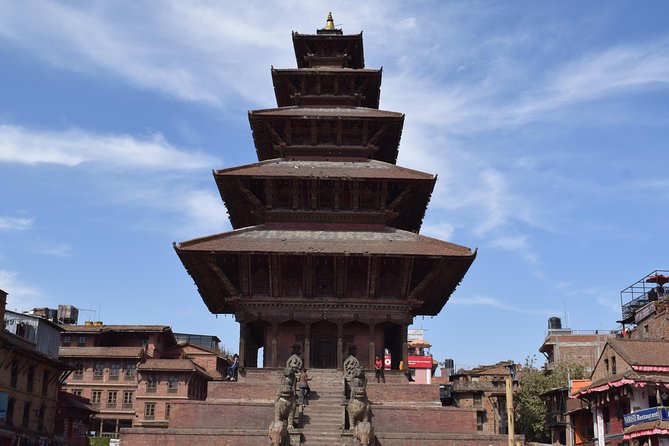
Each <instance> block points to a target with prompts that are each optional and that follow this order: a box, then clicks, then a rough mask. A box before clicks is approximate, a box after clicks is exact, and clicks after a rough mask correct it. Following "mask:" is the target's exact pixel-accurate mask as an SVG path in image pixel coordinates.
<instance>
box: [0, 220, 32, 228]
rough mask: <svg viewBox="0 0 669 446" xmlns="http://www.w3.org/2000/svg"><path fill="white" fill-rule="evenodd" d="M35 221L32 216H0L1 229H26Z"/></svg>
mask: <svg viewBox="0 0 669 446" xmlns="http://www.w3.org/2000/svg"><path fill="white" fill-rule="evenodd" d="M33 223H34V220H33V219H32V218H25V217H3V216H0V231H25V230H26V229H30V228H31V227H32V225H33Z"/></svg>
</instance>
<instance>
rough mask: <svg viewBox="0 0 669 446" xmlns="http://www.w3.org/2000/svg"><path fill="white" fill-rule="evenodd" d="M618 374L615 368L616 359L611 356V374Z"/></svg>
mask: <svg viewBox="0 0 669 446" xmlns="http://www.w3.org/2000/svg"><path fill="white" fill-rule="evenodd" d="M617 372H618V370H617V367H616V357H615V356H612V357H611V373H613V374H614V375H615V374H616V373H617Z"/></svg>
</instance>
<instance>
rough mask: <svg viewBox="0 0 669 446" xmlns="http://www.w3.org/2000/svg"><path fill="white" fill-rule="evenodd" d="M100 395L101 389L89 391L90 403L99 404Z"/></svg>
mask: <svg viewBox="0 0 669 446" xmlns="http://www.w3.org/2000/svg"><path fill="white" fill-rule="evenodd" d="M101 396H102V390H93V391H91V404H100V397H101Z"/></svg>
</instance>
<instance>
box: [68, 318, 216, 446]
mask: <svg viewBox="0 0 669 446" xmlns="http://www.w3.org/2000/svg"><path fill="white" fill-rule="evenodd" d="M62 329H63V334H62V337H61V344H60V356H61V358H62V359H63V360H66V361H68V362H69V364H70V366H71V367H72V368H73V369H74V372H73V373H72V375H70V376H69V377H68V379H67V381H66V382H65V386H64V390H66V391H67V392H69V393H72V394H74V395H78V396H82V397H84V398H87V399H89V400H90V402H91V404H92V405H93V406H94V407H95V408H96V409H97V410H98V414H97V415H96V417H95V419H94V423H93V428H92V429H93V431H94V432H95V434H96V435H98V436H108V437H117V436H118V433H119V430H120V429H121V428H123V427H132V426H166V425H167V424H168V423H169V418H170V405H171V403H172V402H173V401H176V400H182V399H186V400H193V399H194V400H197V399H203V398H204V394H205V392H206V383H207V381H209V380H211V379H214V378H220V377H221V375H222V373H224V371H225V369H226V368H227V365H228V364H229V361H227V360H225V358H223V356H222V355H221V353H220V352H218V351H216V350H213V349H207V348H205V347H200V346H191V345H190V344H184V345H180V344H177V341H176V339H175V336H174V334H173V333H172V330H171V328H170V327H169V326H164V325H104V324H100V323H97V324H92V323H89V324H86V325H62ZM193 336H195V335H193ZM206 338H209V339H212V338H215V337H211V336H208V337H206ZM216 339H218V338H216ZM209 345H211V344H209ZM215 345H216V346H217V344H215ZM191 356H192V359H191Z"/></svg>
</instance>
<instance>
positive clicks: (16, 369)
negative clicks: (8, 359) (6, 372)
mask: <svg viewBox="0 0 669 446" xmlns="http://www.w3.org/2000/svg"><path fill="white" fill-rule="evenodd" d="M11 373H12V376H11V378H10V381H9V385H10V386H12V387H13V388H15V389H16V381H17V380H18V378H19V366H18V364H17V363H16V361H12V372H11Z"/></svg>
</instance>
